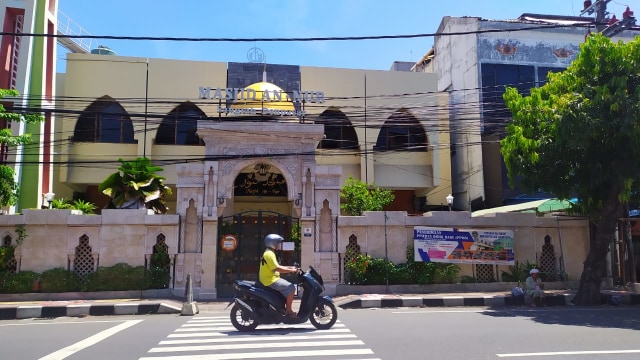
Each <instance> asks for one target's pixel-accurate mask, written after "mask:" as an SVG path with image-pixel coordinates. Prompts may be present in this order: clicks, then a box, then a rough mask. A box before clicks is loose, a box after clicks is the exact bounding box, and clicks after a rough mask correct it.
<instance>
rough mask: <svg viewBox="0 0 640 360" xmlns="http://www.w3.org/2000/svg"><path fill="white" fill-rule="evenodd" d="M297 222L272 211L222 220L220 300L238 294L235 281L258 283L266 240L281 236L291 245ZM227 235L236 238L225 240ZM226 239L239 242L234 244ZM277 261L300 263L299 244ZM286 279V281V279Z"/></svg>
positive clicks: (217, 284) (217, 282)
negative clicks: (265, 238)
mask: <svg viewBox="0 0 640 360" xmlns="http://www.w3.org/2000/svg"><path fill="white" fill-rule="evenodd" d="M298 221H299V219H298V218H294V217H291V216H288V215H284V214H280V213H277V212H272V211H246V212H241V213H237V214H234V215H232V216H227V217H221V218H219V221H218V234H220V236H219V239H218V240H219V241H218V252H217V254H218V261H217V266H216V274H217V275H216V277H217V279H216V287H217V289H216V290H217V294H218V297H221V298H226V297H232V296H233V295H234V294H235V292H234V290H233V281H234V280H238V279H242V280H252V281H256V280H258V270H259V268H260V257H261V256H262V253H263V251H264V243H263V240H264V237H265V236H266V235H267V234H272V233H273V234H280V235H282V237H284V238H285V241H290V240H291V238H292V236H291V235H292V230H293V231H295V229H296V227H297V225H298ZM227 235H233V237H226V236H227ZM227 238H229V239H236V241H235V243H234V241H228V240H227ZM278 260H279V261H280V262H281V263H282V264H284V265H293V263H294V262H298V263H300V251H299V244H298V245H297V246H296V250H295V251H280V252H279V253H278ZM283 277H285V278H286V275H285V276H283Z"/></svg>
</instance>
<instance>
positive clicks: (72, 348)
mask: <svg viewBox="0 0 640 360" xmlns="http://www.w3.org/2000/svg"><path fill="white" fill-rule="evenodd" d="M141 322H142V320H129V321H125V322H123V323H122V324H120V325H116V326H114V327H112V328H109V329H107V330H104V331H101V332H99V333H97V334H95V335H92V336H89V337H88V338H86V339H84V340H81V341H78V342H77V343H75V344H71V345H69V346H67V347H65V348H62V349H60V350H58V351H56V352H54V353H51V354H49V355H47V356H44V357H41V358H40V359H39V360H62V359H65V358H67V357H68V356H71V355H73V354H75V353H77V352H78V351H80V350H83V349H86V348H88V347H89V346H91V345H95V344H97V343H99V342H100V341H102V340H104V339H106V338H108V337H109V336H112V335H114V334H116V333H118V332H120V331H122V330H124V329H127V328H129V327H131V326H133V325H136V324H138V323H141Z"/></svg>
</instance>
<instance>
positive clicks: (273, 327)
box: [176, 322, 344, 332]
mask: <svg viewBox="0 0 640 360" xmlns="http://www.w3.org/2000/svg"><path fill="white" fill-rule="evenodd" d="M227 324H228V322H227ZM284 326H285V327H283V325H282V324H278V325H260V326H259V327H258V330H256V331H268V330H293V331H301V330H311V329H315V328H314V327H306V328H287V327H286V326H287V325H284ZM333 327H337V328H339V327H344V324H338V323H336V324H335V325H333ZM230 330H232V331H236V328H234V327H233V326H220V325H216V324H208V326H202V327H197V328H192V327H181V328H179V329H177V330H176V332H196V331H230Z"/></svg>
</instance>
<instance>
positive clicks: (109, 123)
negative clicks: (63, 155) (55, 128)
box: [73, 96, 136, 144]
mask: <svg viewBox="0 0 640 360" xmlns="http://www.w3.org/2000/svg"><path fill="white" fill-rule="evenodd" d="M73 140H74V141H84V142H104V143H117V144H135V143H136V140H135V139H134V137H133V123H132V122H131V118H130V117H129V114H127V112H126V111H125V110H124V108H123V107H122V106H121V105H120V103H118V102H117V101H115V100H114V99H113V98H111V97H109V96H103V97H101V98H100V99H98V100H96V101H94V102H93V103H92V104H91V105H89V106H88V107H87V108H86V109H85V110H84V111H83V112H82V114H81V115H80V117H79V118H78V122H77V123H76V128H75V130H74V132H73Z"/></svg>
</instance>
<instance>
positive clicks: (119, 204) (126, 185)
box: [98, 157, 171, 214]
mask: <svg viewBox="0 0 640 360" xmlns="http://www.w3.org/2000/svg"><path fill="white" fill-rule="evenodd" d="M119 160H120V163H121V165H120V167H118V172H115V173H113V174H111V175H109V176H108V177H107V178H106V179H105V180H104V181H103V182H102V183H100V185H99V186H98V190H99V191H100V192H102V193H103V194H105V195H107V196H109V197H110V198H111V201H110V203H109V205H108V207H110V208H116V209H136V208H144V207H146V208H147V209H151V210H153V211H154V212H156V213H159V214H164V213H166V212H167V210H168V209H167V207H166V205H165V202H166V200H165V196H166V195H171V188H170V187H168V186H166V185H165V184H164V180H166V179H165V178H164V177H162V176H160V175H158V174H156V173H157V172H160V171H162V170H163V169H162V167H160V166H153V165H151V160H149V159H148V158H146V157H144V158H142V157H140V158H137V159H136V160H134V161H125V160H123V159H119Z"/></svg>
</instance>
